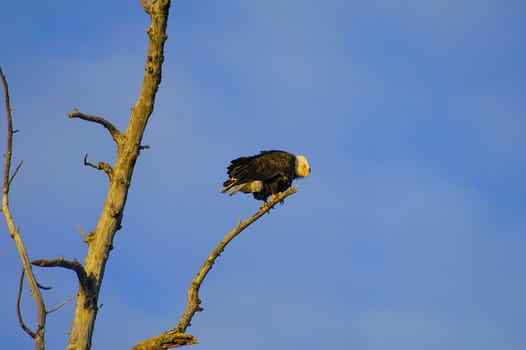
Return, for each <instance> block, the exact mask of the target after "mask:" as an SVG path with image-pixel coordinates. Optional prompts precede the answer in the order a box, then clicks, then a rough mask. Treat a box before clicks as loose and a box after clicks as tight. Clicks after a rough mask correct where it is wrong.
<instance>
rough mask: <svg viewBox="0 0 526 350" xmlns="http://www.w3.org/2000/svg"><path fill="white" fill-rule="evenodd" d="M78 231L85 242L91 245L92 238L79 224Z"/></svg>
mask: <svg viewBox="0 0 526 350" xmlns="http://www.w3.org/2000/svg"><path fill="white" fill-rule="evenodd" d="M77 229H78V230H79V231H80V234H81V235H82V237H83V238H84V242H86V243H89V242H90V238H89V237H90V236H89V235H88V234H87V233H86V231H84V229H83V228H82V227H81V226H80V224H77Z"/></svg>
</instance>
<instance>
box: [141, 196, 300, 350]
mask: <svg viewBox="0 0 526 350" xmlns="http://www.w3.org/2000/svg"><path fill="white" fill-rule="evenodd" d="M297 191H298V186H294V187H291V188H289V189H288V190H287V191H285V192H283V193H280V194H278V195H277V196H275V197H274V198H272V199H271V201H270V202H268V203H266V204H264V205H263V206H262V207H261V208H260V210H259V211H258V212H257V213H256V214H254V215H252V216H251V217H250V218H248V219H247V220H246V221H244V222H242V221H240V222H239V224H238V225H237V227H236V228H235V229H233V230H232V231H231V232H230V233H228V234H227V235H226V236H225V237H224V238H223V240H221V242H219V244H218V245H217V246H216V248H215V249H214V250H213V251H212V253H210V255H209V256H208V258H207V259H206V260H205V262H204V264H203V266H202V267H201V269H200V270H199V272H198V273H197V275H196V277H195V278H194V280H193V281H192V284H191V285H190V288H189V289H188V304H187V306H186V310H185V312H184V313H183V315H182V316H181V319H180V321H179V324H178V325H177V326H176V327H175V328H174V329H172V330H169V331H167V332H164V333H162V334H160V335H158V336H155V337H152V338H150V339H148V340H146V341H143V342H141V343H139V344H137V345H136V346H135V347H134V348H133V350H156V349H169V348H175V347H179V346H182V345H189V344H196V343H197V339H196V338H195V337H194V336H192V335H190V334H186V333H185V331H186V329H187V328H188V327H189V326H190V322H191V321H192V318H193V316H194V314H195V313H196V312H197V311H202V310H203V308H202V307H201V300H200V299H199V288H200V287H201V285H202V283H203V281H204V279H205V277H206V276H207V274H208V272H209V271H210V270H211V269H212V267H213V266H214V263H215V261H216V259H217V258H218V257H219V255H221V253H222V252H223V251H224V250H225V248H226V246H227V245H228V244H229V243H230V242H231V241H232V240H233V239H234V238H235V237H236V236H237V235H239V234H240V233H241V232H242V231H243V230H245V229H246V228H247V227H248V226H250V225H251V224H252V223H253V222H255V221H256V220H257V219H259V218H261V217H262V216H263V215H264V214H265V213H268V212H269V210H271V209H272V208H274V206H275V205H276V204H278V203H280V202H283V200H284V199H285V198H287V197H288V196H290V195H292V194H294V193H296V192H297ZM180 338H181V339H190V340H191V341H192V342H191V343H184V344H181V343H180V342H178V341H173V342H166V339H171V340H178V339H180ZM160 344H162V345H163V346H161V345H160Z"/></svg>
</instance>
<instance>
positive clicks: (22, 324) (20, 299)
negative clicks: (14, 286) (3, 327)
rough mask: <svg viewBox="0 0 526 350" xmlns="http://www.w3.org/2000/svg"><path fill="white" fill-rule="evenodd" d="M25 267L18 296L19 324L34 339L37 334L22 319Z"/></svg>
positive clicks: (17, 312) (17, 311) (17, 313)
mask: <svg viewBox="0 0 526 350" xmlns="http://www.w3.org/2000/svg"><path fill="white" fill-rule="evenodd" d="M24 275H25V274H24V268H22V274H21V275H20V283H19V284H18V295H17V297H16V315H17V316H18V324H19V325H20V327H22V329H23V330H24V332H26V333H27V334H29V336H30V337H31V338H33V339H35V338H36V336H37V334H36V333H35V332H33V331H32V330H31V329H30V328H29V327H28V326H26V324H25V323H24V320H23V319H22V310H21V308H20V303H21V301H22V290H23V289H24Z"/></svg>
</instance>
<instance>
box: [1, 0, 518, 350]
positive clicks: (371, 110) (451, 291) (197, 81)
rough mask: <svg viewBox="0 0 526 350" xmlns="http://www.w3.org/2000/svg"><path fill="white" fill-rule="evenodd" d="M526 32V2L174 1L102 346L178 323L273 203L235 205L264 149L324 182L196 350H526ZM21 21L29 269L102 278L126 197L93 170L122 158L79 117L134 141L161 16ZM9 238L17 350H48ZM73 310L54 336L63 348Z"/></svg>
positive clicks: (107, 298)
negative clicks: (243, 164) (99, 228)
mask: <svg viewBox="0 0 526 350" xmlns="http://www.w3.org/2000/svg"><path fill="white" fill-rule="evenodd" d="M525 15H526V4H525V3H524V2H523V1H519V0H516V1H514V0H499V1H497V0H477V1H475V0H460V1H459V0H444V1H415V0H399V1H386V0H370V1H358V0H356V1H352V0H349V1H338V0H328V1H323V2H322V1H292V0H281V1H277V0H271V1H251V0H245V1H241V0H224V1H216V0H209V1H204V0H201V1H182V0H181V1H176V2H174V3H173V5H172V10H171V17H170V22H169V28H168V34H169V40H168V42H167V44H166V59H165V65H164V72H163V81H162V85H161V89H160V91H159V94H158V98H157V103H156V106H155V107H156V108H155V112H154V115H153V117H152V119H151V120H150V124H149V127H148V129H147V132H146V134H145V137H144V143H145V144H148V145H150V146H151V148H150V149H149V150H147V151H144V152H143V153H142V155H141V157H140V158H139V161H138V163H137V167H136V171H135V176H134V179H133V184H132V188H131V191H130V195H129V198H128V203H127V208H126V212H125V216H124V222H123V226H124V228H123V230H121V231H119V233H118V235H117V237H116V240H115V249H114V250H113V251H112V255H111V258H110V261H109V264H108V266H107V269H106V276H105V280H104V284H103V292H102V295H101V297H100V302H101V303H102V304H103V306H102V308H101V310H100V312H99V315H98V319H97V327H96V329H95V336H94V340H93V341H94V344H93V346H94V349H110V348H130V347H131V346H132V345H134V344H135V343H137V342H138V341H141V340H144V339H147V338H148V337H150V336H153V335H155V334H159V333H161V332H163V331H164V330H166V329H169V328H171V327H173V326H175V325H176V323H177V321H178V319H179V316H180V315H181V313H182V312H183V310H184V306H185V304H186V291H187V288H188V286H189V283H190V282H191V280H192V278H193V277H194V275H195V273H196V272H197V270H198V269H199V267H200V266H201V264H202V263H203V261H204V259H205V257H206V256H207V255H208V254H209V252H210V251H211V250H212V249H213V247H214V246H215V244H217V242H218V241H219V240H220V239H221V238H222V237H223V236H224V235H225V234H226V233H227V232H229V231H230V230H231V229H232V228H233V227H234V226H235V225H236V224H237V222H238V220H240V219H245V218H247V217H249V216H250V215H251V214H253V213H254V212H255V211H257V209H258V207H259V205H260V203H259V202H257V201H255V200H254V199H252V198H251V197H250V196H247V195H237V196H234V197H227V196H224V195H221V194H220V193H219V190H220V188H221V184H222V182H223V181H224V180H225V178H226V174H225V171H226V166H227V165H228V163H229V161H230V160H231V159H233V158H235V157H237V156H241V155H251V154H255V153H257V152H259V151H260V150H264V149H285V150H289V151H291V152H294V153H299V154H304V155H305V156H307V157H308V158H309V160H310V162H311V166H312V174H311V176H310V177H309V178H307V179H304V180H301V181H298V182H297V184H298V185H299V186H300V190H299V192H298V193H297V194H295V195H294V196H292V197H289V198H288V199H287V200H286V201H285V204H284V205H283V206H278V207H277V209H276V210H274V211H273V212H272V213H271V214H270V215H266V216H265V217H263V218H262V219H261V220H260V221H258V222H257V223H256V224H254V225H253V226H252V227H250V228H249V229H248V230H247V231H245V232H244V233H243V234H242V235H241V236H240V237H238V239H236V240H235V241H234V242H233V243H232V245H231V246H229V247H228V248H227V250H226V251H225V253H224V254H223V255H221V257H220V258H219V260H218V261H217V264H216V265H215V267H214V268H213V270H212V271H211V274H210V275H209V277H208V278H207V280H206V281H205V284H204V285H203V287H202V289H201V299H202V300H203V306H204V308H205V311H204V312H202V313H198V314H197V315H196V316H195V317H194V320H193V322H192V323H193V325H192V326H191V327H190V328H189V329H188V332H189V333H192V334H194V335H196V336H197V337H198V339H199V341H200V344H199V345H195V346H193V347H194V348H195V349H211V348H214V349H229V350H235V349H254V350H259V349H296V348H298V349H299V348H301V349H349V348H352V349H364V350H383V349H405V350H407V349H462V350H466V349H468V350H470V349H473V350H475V349H476V350H483V349H508V350H514V349H517V350H518V349H524V347H525V346H526V335H524V329H523V325H524V324H525V323H526V316H525V315H526V301H525V299H524V295H526V258H525V257H524V248H525V246H526V215H525V214H524V212H525V208H526V200H525V198H526V180H525V179H526V63H525V62H526V49H525V47H524V38H525V35H526V22H525V21H524V18H525ZM0 19H1V20H0V44H1V53H0V65H1V66H2V68H3V70H4V72H5V74H6V75H7V77H8V79H9V82H10V89H11V103H12V107H13V112H14V118H15V127H16V128H17V129H19V130H20V132H19V133H17V134H16V138H15V158H16V159H17V160H20V159H23V160H24V166H23V168H22V170H21V172H20V174H19V175H18V176H17V179H16V181H15V183H14V185H13V186H14V187H13V189H12V194H11V203H12V210H13V211H14V216H15V220H16V222H17V225H19V226H20V227H21V232H22V234H23V237H24V238H25V241H26V244H27V246H28V249H29V251H30V253H31V258H32V259H37V258H54V257H58V256H59V255H61V254H62V255H64V257H66V258H69V259H71V258H74V257H76V258H78V259H79V260H81V261H82V260H83V259H84V256H85V252H86V246H85V245H84V244H83V243H82V237H81V235H80V234H79V233H78V231H77V229H76V225H77V224H80V225H81V226H82V227H83V228H84V229H85V230H87V231H90V230H92V229H93V228H94V227H95V225H96V222H97V218H98V215H99V211H100V209H101V207H102V203H103V201H104V197H105V191H106V189H107V179H106V177H105V175H104V174H102V173H98V172H96V171H94V170H93V169H90V168H86V167H84V166H83V165H82V159H83V156H84V154H85V153H88V154H89V157H90V160H92V161H93V162H98V161H106V162H112V161H113V160H114V157H115V150H114V147H113V143H112V140H111V138H110V137H109V135H108V134H107V132H106V131H105V130H104V129H102V128H101V127H99V126H97V125H90V124H87V123H85V122H82V121H80V120H69V119H68V118H67V117H66V116H67V114H68V113H70V112H71V111H72V110H73V108H75V107H76V108H78V109H79V110H80V111H82V112H85V113H88V114H94V115H100V116H103V117H105V118H108V119H109V120H111V121H112V122H113V123H114V124H115V125H117V126H118V127H119V128H121V129H124V128H125V127H126V125H127V121H128V118H129V116H130V108H131V106H132V105H134V104H135V102H136V100H137V97H138V94H139V89H140V84H141V82H142V72H143V67H144V62H145V52H146V51H145V50H146V46H147V36H146V34H145V29H146V28H147V26H148V24H149V21H148V17H147V16H146V14H145V13H144V12H143V11H142V9H141V7H140V5H139V1H136V2H131V3H130V2H125V1H113V2H111V3H109V4H108V2H103V1H91V2H89V3H88V2H86V3H72V2H69V1H59V0H56V1H52V2H47V3H43V2H29V1H18V2H3V3H2V4H1V5H0ZM2 130H3V129H2ZM4 132H5V131H2V134H3V133H4ZM2 137H4V136H2ZM2 144H3V142H2ZM2 231H3V233H4V234H3V235H0V266H1V268H0V272H1V274H2V276H3V282H2V286H3V287H2V288H1V289H0V300H1V302H0V314H1V315H2V316H1V317H0V339H1V340H2V344H3V345H5V346H7V347H8V348H20V349H22V348H23V349H27V348H32V347H33V345H32V342H31V340H30V339H29V337H27V336H26V335H25V334H24V333H23V332H22V331H21V329H20V328H19V327H18V324H17V320H16V314H15V304H14V303H15V299H16V293H17V284H18V278H19V273H20V264H19V259H18V257H17V255H16V251H15V246H14V243H13V242H12V240H11V239H10V238H9V236H8V234H7V232H6V229H5V226H3V230H2ZM37 274H38V277H39V280H40V282H41V283H42V284H46V285H52V286H53V287H54V288H53V290H51V291H47V292H45V293H44V295H45V297H46V301H47V305H48V307H49V308H52V307H54V306H55V305H56V304H58V303H60V302H61V301H62V300H63V299H65V298H67V297H69V296H72V295H75V293H76V290H77V289H76V288H77V283H76V280H75V277H74V275H73V274H72V273H71V272H69V271H63V270H58V269H53V270H45V269H38V270H37ZM26 292H27V288H26ZM25 300H26V303H25V304H24V315H25V317H26V319H27V321H28V323H31V321H32V320H33V319H34V316H33V313H32V312H33V303H32V301H31V299H30V296H29V293H25ZM73 309H74V305H73V303H70V304H68V305H67V306H66V307H64V308H63V309H61V310H60V311H58V312H56V313H53V314H51V315H50V316H49V317H48V330H47V333H46V335H47V341H48V348H50V349H59V348H64V347H65V344H66V343H67V338H68V337H67V333H66V332H67V329H68V328H69V327H70V324H69V320H71V319H72V318H73ZM116 325H117V326H116Z"/></svg>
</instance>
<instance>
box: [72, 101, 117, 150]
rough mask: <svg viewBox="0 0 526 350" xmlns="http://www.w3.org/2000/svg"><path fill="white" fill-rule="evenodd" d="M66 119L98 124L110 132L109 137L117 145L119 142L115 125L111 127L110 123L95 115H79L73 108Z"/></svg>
mask: <svg viewBox="0 0 526 350" xmlns="http://www.w3.org/2000/svg"><path fill="white" fill-rule="evenodd" d="M68 118H78V119H82V120H86V121H89V122H93V123H97V124H100V125H102V126H103V127H105V128H106V130H108V131H109V132H110V134H111V137H112V138H113V140H114V141H115V142H117V143H118V142H119V141H118V139H119V137H120V136H121V132H120V131H119V129H117V127H116V126H115V125H113V124H112V123H111V122H109V121H108V120H106V119H104V118H102V117H97V116H95V115H89V114H85V113H81V112H79V110H78V109H76V108H75V109H74V110H73V112H72V113H70V114H68Z"/></svg>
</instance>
